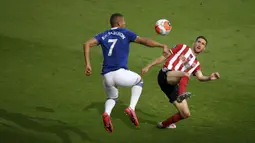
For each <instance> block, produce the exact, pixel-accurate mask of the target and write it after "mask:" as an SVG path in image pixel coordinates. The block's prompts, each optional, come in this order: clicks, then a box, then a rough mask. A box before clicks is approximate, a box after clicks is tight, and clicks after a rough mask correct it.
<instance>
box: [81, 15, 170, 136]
mask: <svg viewBox="0 0 255 143" xmlns="http://www.w3.org/2000/svg"><path fill="white" fill-rule="evenodd" d="M110 24H111V28H110V29H109V30H106V31H104V32H102V33H99V34H97V35H96V36H95V37H93V38H91V39H90V40H88V41H87V42H85V43H84V46H83V48H84V57H85V66H86V67H85V68H86V71H85V74H86V75H87V76H90V75H91V74H92V68H91V64H90V48H91V47H94V46H97V45H101V47H102V51H103V57H104V61H103V67H102V73H101V74H102V75H103V78H104V80H103V85H104V89H105V91H106V94H107V100H106V102H105V111H104V113H103V116H102V117H103V122H104V126H105V129H106V131H108V132H109V133H111V132H113V125H112V122H111V119H110V114H111V111H112V109H113V108H114V106H115V104H116V101H117V99H118V87H131V89H132V91H131V93H132V95H131V100H130V105H129V107H127V108H126V109H125V112H126V113H127V115H129V117H130V120H131V121H132V123H133V124H134V125H135V126H138V125H139V122H138V119H137V116H136V113H135V107H136V104H137V102H138V100H139V98H140V95H141V93H142V86H143V80H142V78H141V76H140V75H138V74H137V73H135V72H133V71H130V70H129V69H128V65H127V63H128V55H129V45H130V43H131V42H135V43H139V44H142V45H145V46H148V47H159V48H162V49H163V53H164V55H166V56H168V55H170V53H169V50H168V47H167V46H166V45H164V44H161V43H158V42H156V41H153V40H151V39H147V38H143V37H139V36H137V35H136V34H135V33H134V32H132V31H130V30H128V29H126V28H125V27H126V23H125V20H124V16H123V15H122V14H120V13H115V14H112V15H111V17H110Z"/></svg>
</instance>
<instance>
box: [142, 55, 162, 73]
mask: <svg viewBox="0 0 255 143" xmlns="http://www.w3.org/2000/svg"><path fill="white" fill-rule="evenodd" d="M165 60H166V57H165V56H160V57H158V58H157V59H155V60H154V61H153V62H152V63H150V64H148V65H147V66H146V67H144V68H143V69H142V75H144V74H145V73H146V72H148V71H149V69H150V68H151V67H152V66H154V65H158V64H160V63H162V62H163V61H165Z"/></svg>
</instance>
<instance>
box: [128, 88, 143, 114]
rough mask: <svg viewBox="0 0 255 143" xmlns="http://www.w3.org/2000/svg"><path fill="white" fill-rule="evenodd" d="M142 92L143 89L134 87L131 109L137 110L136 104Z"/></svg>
mask: <svg viewBox="0 0 255 143" xmlns="http://www.w3.org/2000/svg"><path fill="white" fill-rule="evenodd" d="M142 90H143V88H142V87H141V86H138V85H136V86H133V87H132V95H131V100H130V105H129V107H131V108H132V109H133V110H135V107H136V104H137V102H138V100H139V98H140V95H141V93H142Z"/></svg>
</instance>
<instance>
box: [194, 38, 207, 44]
mask: <svg viewBox="0 0 255 143" xmlns="http://www.w3.org/2000/svg"><path fill="white" fill-rule="evenodd" d="M200 38H201V39H204V40H205V42H206V45H207V44H208V41H207V39H206V38H205V36H198V37H197V38H196V41H197V40H198V39H200Z"/></svg>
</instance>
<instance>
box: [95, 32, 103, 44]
mask: <svg viewBox="0 0 255 143" xmlns="http://www.w3.org/2000/svg"><path fill="white" fill-rule="evenodd" d="M101 35H102V34H101V33H99V34H97V35H95V36H94V38H95V39H96V40H97V42H98V45H99V44H101V41H102V40H101V39H102V38H101Z"/></svg>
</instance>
